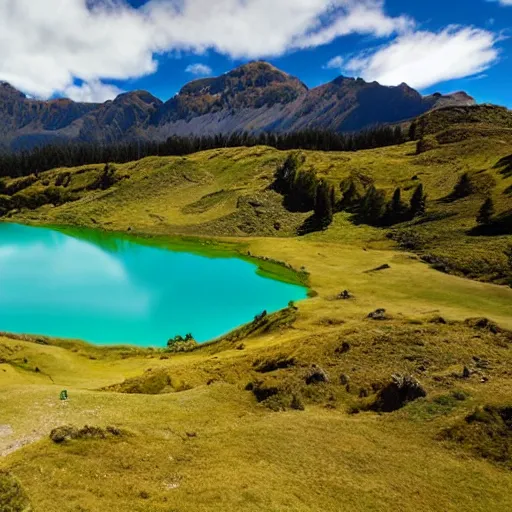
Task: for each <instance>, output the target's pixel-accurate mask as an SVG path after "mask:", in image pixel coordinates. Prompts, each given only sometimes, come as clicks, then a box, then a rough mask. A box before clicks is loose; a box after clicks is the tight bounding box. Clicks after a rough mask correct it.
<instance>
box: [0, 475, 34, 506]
mask: <svg viewBox="0 0 512 512" xmlns="http://www.w3.org/2000/svg"><path fill="white" fill-rule="evenodd" d="M29 510H31V508H30V502H29V499H28V497H27V495H26V493H25V491H24V490H23V487H22V486H21V484H20V483H19V482H18V480H16V479H15V478H14V477H13V476H12V475H11V474H10V473H8V472H6V471H3V470H0V511H1V512H28V511H29Z"/></svg>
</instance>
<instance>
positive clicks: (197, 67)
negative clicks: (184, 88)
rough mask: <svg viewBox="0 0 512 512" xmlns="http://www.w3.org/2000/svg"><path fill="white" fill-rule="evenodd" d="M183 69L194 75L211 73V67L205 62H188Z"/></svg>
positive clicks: (208, 74)
mask: <svg viewBox="0 0 512 512" xmlns="http://www.w3.org/2000/svg"><path fill="white" fill-rule="evenodd" d="M185 71H186V72H187V73H192V74H193V75H196V76H210V75H211V74H212V68H211V67H210V66H207V65H206V64H190V66H187V67H186V69H185Z"/></svg>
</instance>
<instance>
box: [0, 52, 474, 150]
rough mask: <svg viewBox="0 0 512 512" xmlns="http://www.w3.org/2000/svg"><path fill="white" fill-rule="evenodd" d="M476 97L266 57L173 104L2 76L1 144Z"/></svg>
mask: <svg viewBox="0 0 512 512" xmlns="http://www.w3.org/2000/svg"><path fill="white" fill-rule="evenodd" d="M473 104H475V101H474V99H473V98H471V97H470V96H468V95H467V94H466V93H463V92H460V93H455V94H452V95H446V96H442V95H440V94H434V95H432V96H427V97H424V96H421V95H420V94H419V93H418V92H417V91H415V90H414V89H411V88H410V87H409V86H407V85H406V84H401V85H399V86H397V87H386V86H382V85H380V84H378V83H377V82H372V83H367V82H365V81H364V80H362V79H353V78H345V77H339V78H337V79H336V80H334V81H332V82H330V83H328V84H325V85H322V86H319V87H316V88H314V89H311V90H310V89H308V88H307V86H306V85H304V84H303V83H302V82H301V81H300V80H299V79H297V78H295V77H292V76H290V75H288V74H287V73H284V72H283V71H280V70H279V69H277V68H275V67H274V66H272V65H270V64H268V63H266V62H252V63H249V64H246V65H244V66H241V67H239V68H236V69H234V70H233V71H230V72H229V73H226V74H225V75H222V76H220V77H217V78H205V79H200V80H194V81H192V82H190V83H189V84H187V85H185V86H184V87H183V88H182V89H181V91H180V92H179V94H177V95H176V96H175V97H173V98H171V99H170V100H169V101H167V102H166V103H163V102H162V101H160V100H159V99H157V98H155V97H154V96H152V95H151V94H150V93H148V92H145V91H135V92H130V93H126V94H122V95H120V96H119V97H117V98H116V99H115V100H113V101H107V102H106V103H103V104H94V103H76V102H73V101H71V100H67V99H59V100H51V101H37V100H33V99H29V98H27V97H26V96H25V95H24V94H22V93H21V92H19V91H17V90H16V89H14V88H13V87H11V86H10V85H9V84H6V83H0V147H3V148H5V149H7V148H11V149H18V148H27V147H32V146H35V145H39V144H44V143H49V142H56V141H84V142H104V143H111V142H121V141H127V140H133V139H137V138H142V139H144V138H148V139H165V138H166V137H168V136H170V135H173V134H180V135H188V134H194V135H206V134H216V133H231V132H236V131H250V132H259V131H296V130H302V129H306V128H317V129H326V130H335V131H356V130H361V129H363V128H366V127H369V126H372V125H376V124H382V123H397V122H400V121H404V120H407V119H411V118H413V117H416V116H418V115H421V114H424V113H425V112H428V111H429V110H432V109H435V108H438V107H445V106H453V105H455V106H467V105H473Z"/></svg>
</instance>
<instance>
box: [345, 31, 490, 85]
mask: <svg viewBox="0 0 512 512" xmlns="http://www.w3.org/2000/svg"><path fill="white" fill-rule="evenodd" d="M496 42H497V37H496V36H495V35H494V34H493V33H492V32H488V31H486V30H481V29H476V28H471V27H465V28H464V27H448V28H446V29H445V30H443V31H441V32H439V33H433V32H411V33H407V34H404V35H402V36H399V37H398V38H396V39H395V40H394V41H392V42H391V43H390V44H388V45H386V46H383V47H380V48H378V49H377V50H376V51H374V52H373V53H364V54H362V55H360V56H357V57H355V58H353V59H351V60H350V61H349V62H348V63H347V64H346V65H345V69H346V70H348V71H350V72H353V73H357V74H359V75H360V76H361V77H362V78H364V79H366V80H377V81H378V82H380V83H382V84H384V85H398V84H400V83H401V82H406V83H408V84H409V85H410V86H412V87H417V88H420V89H421V88H424V87H428V86H430V85H434V84H437V83H440V82H444V81H447V80H452V79H456V78H464V77H468V76H471V75H475V74H478V73H481V72H483V71H484V70H486V69H488V68H489V67H490V66H491V65H492V64H493V63H494V62H496V61H497V59H498V56H499V52H498V50H497V48H496V46H495V45H496Z"/></svg>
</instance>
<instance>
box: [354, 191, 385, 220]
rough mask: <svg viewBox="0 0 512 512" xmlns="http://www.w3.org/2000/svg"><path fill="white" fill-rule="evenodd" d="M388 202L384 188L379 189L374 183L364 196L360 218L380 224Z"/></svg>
mask: <svg viewBox="0 0 512 512" xmlns="http://www.w3.org/2000/svg"><path fill="white" fill-rule="evenodd" d="M385 204H386V195H385V194H384V192H383V191H382V190H377V189H376V188H375V186H374V185H372V186H371V187H370V188H369V189H368V190H367V191H366V194H365V196H364V198H363V201H362V204H361V209H360V212H359V216H360V218H361V219H362V220H363V221H364V222H367V223H368V224H371V225H374V226H377V225H379V224H380V222H381V220H382V217H383V213H384V206H385Z"/></svg>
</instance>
